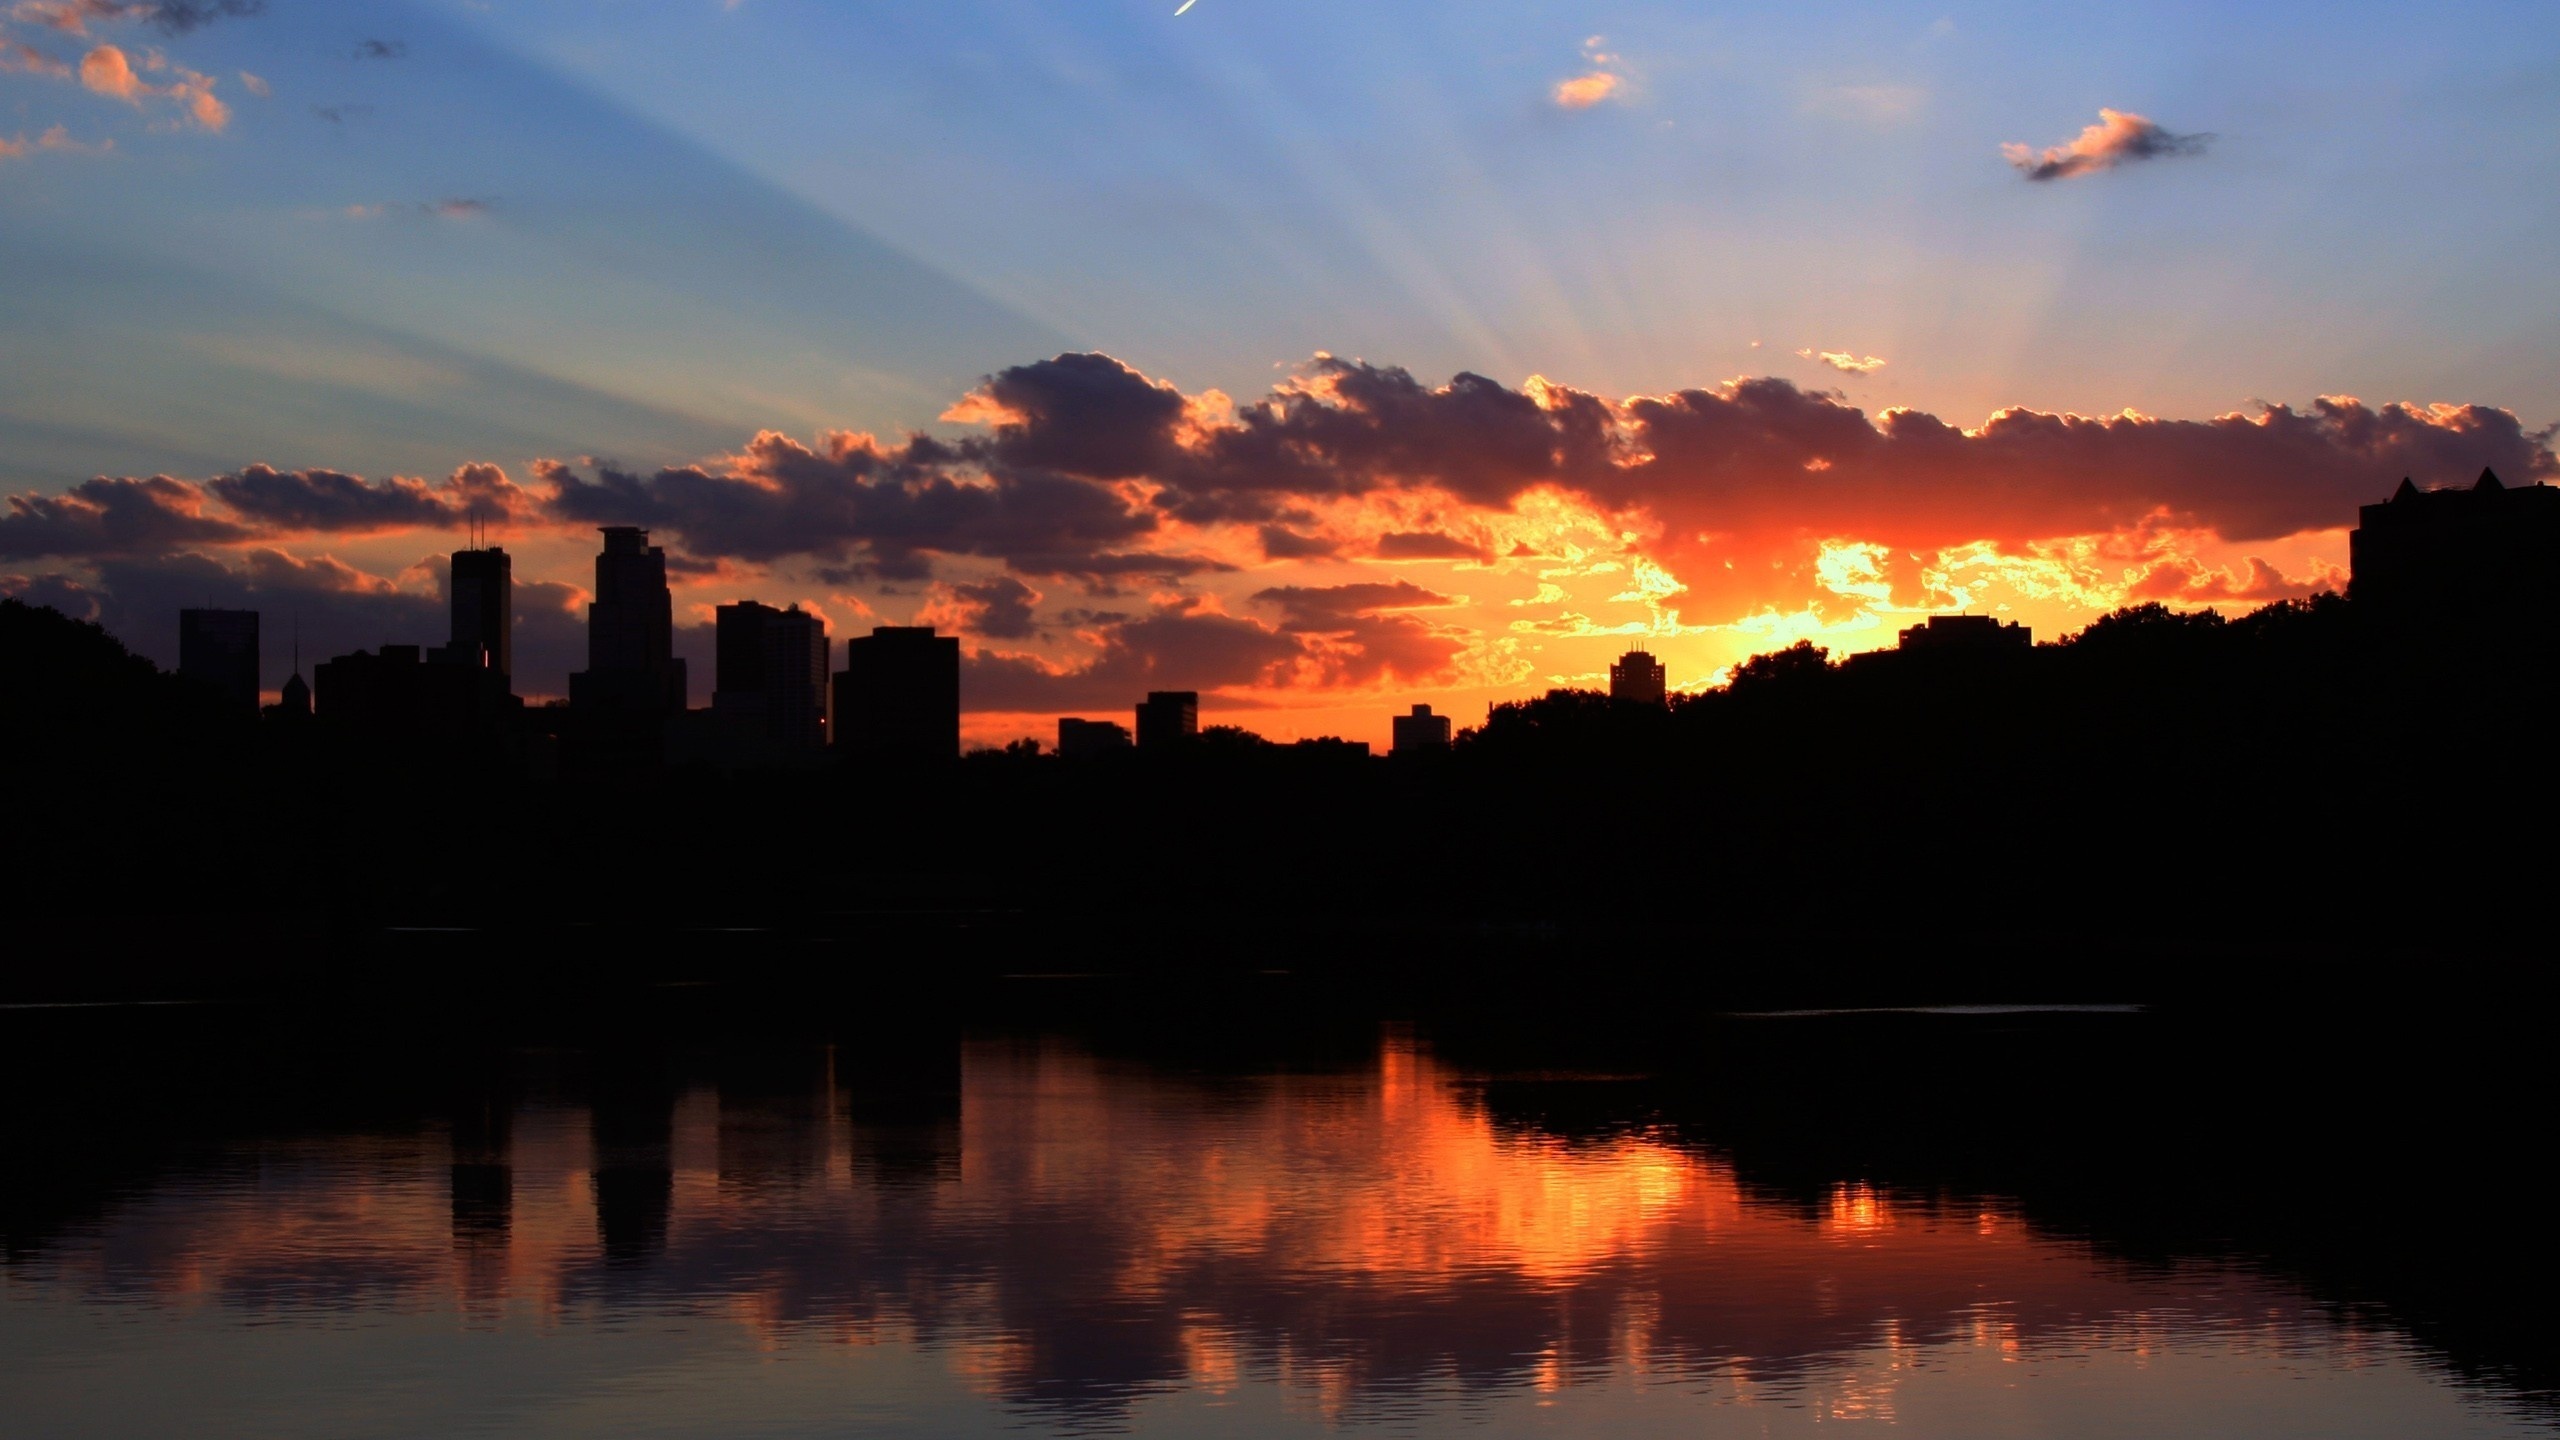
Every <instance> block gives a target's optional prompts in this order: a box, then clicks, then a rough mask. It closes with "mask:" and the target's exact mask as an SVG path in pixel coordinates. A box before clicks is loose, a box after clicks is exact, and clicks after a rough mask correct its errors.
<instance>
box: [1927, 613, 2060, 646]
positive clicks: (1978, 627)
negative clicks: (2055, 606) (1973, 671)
mask: <svg viewBox="0 0 2560 1440" xmlns="http://www.w3.org/2000/svg"><path fill="white" fill-rule="evenodd" d="M1896 648H1897V649H1902V650H1929V651H1971V652H1977V653H1979V652H2000V653H2006V652H2009V651H2024V650H2032V649H2034V648H2035V632H2034V631H2032V630H2029V629H2028V628H2027V627H2026V626H2024V625H2021V624H2019V623H2017V622H2016V621H2014V620H2011V621H2002V620H1999V619H1995V618H1994V617H1992V616H1989V615H1932V616H1930V617H1929V618H1928V620H1927V621H1926V622H1925V623H1923V624H1919V625H1914V626H1912V627H1911V628H1909V629H1907V630H1905V631H1903V632H1902V635H1901V639H1900V643H1899V644H1898V645H1897V646H1896Z"/></svg>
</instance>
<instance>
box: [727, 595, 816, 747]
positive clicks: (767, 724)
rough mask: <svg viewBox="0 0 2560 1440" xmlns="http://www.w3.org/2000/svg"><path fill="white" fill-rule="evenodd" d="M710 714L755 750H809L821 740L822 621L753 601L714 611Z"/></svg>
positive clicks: (800, 611) (805, 613) (796, 610)
mask: <svg viewBox="0 0 2560 1440" xmlns="http://www.w3.org/2000/svg"><path fill="white" fill-rule="evenodd" d="M717 626H718V628H717V631H716V634H715V637H714V638H715V640H716V642H717V645H718V647H719V648H718V657H717V658H718V664H717V679H716V680H715V681H714V688H713V690H712V692H711V708H712V709H713V710H714V711H717V712H719V713H720V714H721V715H723V716H725V717H728V718H727V719H726V720H724V721H723V722H722V723H723V724H724V725H733V726H735V727H738V728H739V729H740V730H742V731H744V732H745V733H747V734H749V735H752V736H753V737H755V738H756V740H757V741H759V742H760V743H763V744H767V745H772V746H777V747H780V748H781V749H784V750H815V749H818V748H819V747H821V746H823V745H824V744H825V743H826V737H827V622H826V621H824V620H821V619H819V618H818V617H817V616H815V615H812V614H810V613H809V612H808V611H805V610H803V609H801V608H800V607H799V606H797V605H794V606H792V607H791V608H790V609H788V610H776V609H774V608H773V607H772V606H770V605H762V604H758V603H757V602H755V601H753V600H741V601H739V602H738V603H737V604H735V605H723V606H721V607H720V609H719V612H718V620H717Z"/></svg>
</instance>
